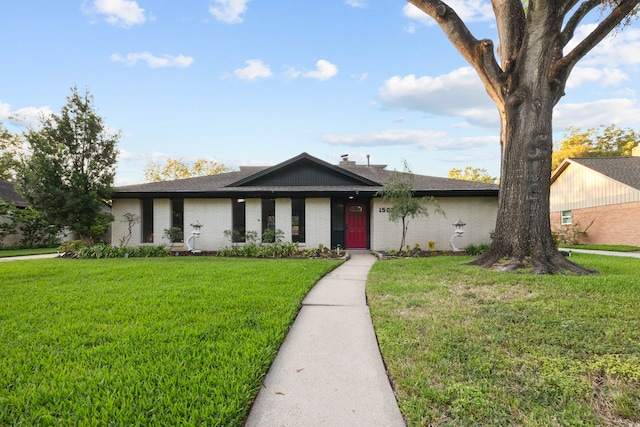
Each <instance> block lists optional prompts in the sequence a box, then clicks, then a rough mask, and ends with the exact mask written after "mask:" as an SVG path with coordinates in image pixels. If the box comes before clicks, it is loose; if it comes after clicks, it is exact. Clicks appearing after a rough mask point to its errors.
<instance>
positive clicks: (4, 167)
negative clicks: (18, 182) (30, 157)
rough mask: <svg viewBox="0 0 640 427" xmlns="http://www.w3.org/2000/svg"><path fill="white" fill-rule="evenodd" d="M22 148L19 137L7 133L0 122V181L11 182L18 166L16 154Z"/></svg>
mask: <svg viewBox="0 0 640 427" xmlns="http://www.w3.org/2000/svg"><path fill="white" fill-rule="evenodd" d="M21 148H22V140H21V139H20V136H19V135H14V134H12V133H11V132H9V131H8V130H7V129H6V128H5V127H4V125H3V124H2V122H0V180H2V181H13V179H14V178H15V173H16V168H17V167H18V165H19V163H20V162H19V161H18V153H19V151H20V149H21Z"/></svg>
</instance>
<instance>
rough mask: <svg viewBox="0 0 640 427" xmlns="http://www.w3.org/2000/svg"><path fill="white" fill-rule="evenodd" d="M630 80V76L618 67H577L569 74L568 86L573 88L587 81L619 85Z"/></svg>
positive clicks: (605, 85) (605, 84)
mask: <svg viewBox="0 0 640 427" xmlns="http://www.w3.org/2000/svg"><path fill="white" fill-rule="evenodd" d="M628 80H629V76H628V75H627V74H626V73H624V72H623V71H622V70H619V69H617V68H594V67H575V68H574V69H573V71H572V72H571V74H570V75H569V79H568V80H567V87H568V88H570V89H572V88H575V87H577V86H580V85H581V84H583V83H586V82H600V85H602V86H604V87H608V86H617V85H619V84H620V83H622V82H623V81H628Z"/></svg>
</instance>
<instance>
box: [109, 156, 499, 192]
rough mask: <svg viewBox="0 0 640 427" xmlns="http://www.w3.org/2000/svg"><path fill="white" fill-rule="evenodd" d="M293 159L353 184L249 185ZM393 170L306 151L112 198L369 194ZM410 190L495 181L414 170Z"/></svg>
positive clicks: (461, 188) (483, 186)
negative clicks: (272, 163)
mask: <svg viewBox="0 0 640 427" xmlns="http://www.w3.org/2000/svg"><path fill="white" fill-rule="evenodd" d="M297 161H301V162H303V161H306V162H313V164H314V165H320V166H322V167H324V168H326V169H327V170H328V171H330V172H331V173H334V174H338V175H340V174H342V175H344V177H345V180H347V179H352V178H354V177H355V178H357V179H359V180H360V182H359V183H357V184H350V185H331V186H323V185H313V186H309V185H295V183H291V184H290V185H282V186H269V187H265V186H257V185H252V181H253V178H254V176H255V177H264V176H268V175H269V174H277V173H279V172H281V171H283V170H284V169H285V168H286V167H291V166H292V165H293V166H295V165H296V162H297ZM393 173H394V172H393V171H388V170H386V169H385V166H384V165H370V166H368V165H356V164H353V163H349V164H340V165H330V164H328V163H326V162H324V161H322V160H319V159H317V158H315V157H313V156H310V155H308V154H306V153H302V154H300V155H299V156H296V157H294V158H292V159H289V160H287V161H285V162H282V163H280V164H278V165H276V166H271V167H266V166H265V167H242V168H240V170H239V171H234V172H227V173H222V174H219V175H209V176H203V177H195V178H187V179H179V180H174V181H163V182H153V183H147V184H139V185H129V186H125V187H117V188H116V189H115V190H116V194H115V195H114V198H119V197H135V196H141V195H149V196H151V195H160V194H163V195H169V194H179V193H189V194H190V195H200V196H202V197H215V196H218V197H225V195H227V197H229V196H230V195H231V194H240V193H248V194H250V193H260V192H262V193H265V192H274V193H300V194H303V193H304V194H321V193H325V194H328V193H334V194H335V193H347V192H354V191H359V192H362V193H368V194H373V193H375V192H377V191H378V190H380V189H381V188H382V186H383V185H384V184H386V183H388V182H389V180H390V179H391V175H392V174H393ZM414 184H415V185H414V191H416V193H424V194H429V193H434V194H437V193H457V194H467V195H471V194H478V195H488V194H490V195H497V194H498V185H496V184H487V183H483V182H472V181H463V180H456V179H450V178H440V177H433V176H426V175H416V174H414Z"/></svg>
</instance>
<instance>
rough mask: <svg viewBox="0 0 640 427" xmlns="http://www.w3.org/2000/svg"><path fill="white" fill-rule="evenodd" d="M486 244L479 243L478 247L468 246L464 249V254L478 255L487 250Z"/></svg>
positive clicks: (487, 245)
mask: <svg viewBox="0 0 640 427" xmlns="http://www.w3.org/2000/svg"><path fill="white" fill-rule="evenodd" d="M489 246H490V245H489V244H488V243H480V244H479V245H474V244H470V245H468V246H467V247H466V248H464V250H465V252H466V253H468V254H469V255H480V254H481V253H483V252H485V251H486V250H487V249H489Z"/></svg>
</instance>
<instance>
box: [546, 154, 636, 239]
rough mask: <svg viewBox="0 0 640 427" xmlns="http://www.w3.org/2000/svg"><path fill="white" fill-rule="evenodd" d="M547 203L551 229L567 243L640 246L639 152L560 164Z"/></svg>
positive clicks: (577, 159) (568, 160)
mask: <svg viewBox="0 0 640 427" xmlns="http://www.w3.org/2000/svg"><path fill="white" fill-rule="evenodd" d="M550 203H551V229H552V230H554V231H556V232H559V234H561V235H562V234H565V235H568V237H569V239H571V237H572V236H573V235H576V237H577V238H578V242H579V243H585V244H607V245H632V246H640V227H638V215H640V146H638V147H635V148H634V149H633V152H632V155H631V156H626V157H601V158H576V159H566V160H564V161H563V162H562V163H561V164H560V166H558V168H557V169H556V170H555V171H554V172H553V174H552V176H551V195H550ZM585 230H586V233H581V232H584V231H585ZM576 232H577V233H576Z"/></svg>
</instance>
